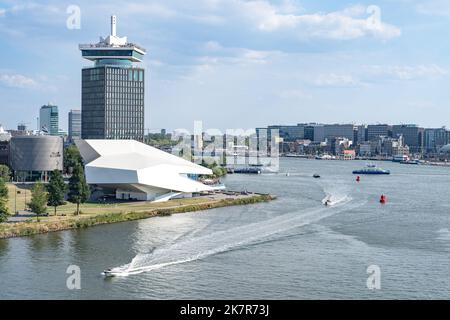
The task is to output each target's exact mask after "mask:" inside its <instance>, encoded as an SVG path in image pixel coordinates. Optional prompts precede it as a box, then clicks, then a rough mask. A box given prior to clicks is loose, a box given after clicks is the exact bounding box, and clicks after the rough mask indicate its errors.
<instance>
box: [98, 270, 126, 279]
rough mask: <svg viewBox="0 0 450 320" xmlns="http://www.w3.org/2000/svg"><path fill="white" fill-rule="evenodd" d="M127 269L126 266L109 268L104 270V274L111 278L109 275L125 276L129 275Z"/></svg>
mask: <svg viewBox="0 0 450 320" xmlns="http://www.w3.org/2000/svg"><path fill="white" fill-rule="evenodd" d="M127 274H128V273H127V269H126V268H122V267H119V268H109V269H105V270H103V272H102V275H103V276H105V277H107V278H109V277H118V276H124V275H127Z"/></svg>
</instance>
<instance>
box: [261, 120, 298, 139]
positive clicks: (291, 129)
mask: <svg viewBox="0 0 450 320" xmlns="http://www.w3.org/2000/svg"><path fill="white" fill-rule="evenodd" d="M267 129H269V130H272V129H274V130H278V132H279V135H280V138H283V140H284V141H295V140H299V139H304V137H305V125H303V124H297V125H295V126H286V125H272V126H269V127H268V128H267Z"/></svg>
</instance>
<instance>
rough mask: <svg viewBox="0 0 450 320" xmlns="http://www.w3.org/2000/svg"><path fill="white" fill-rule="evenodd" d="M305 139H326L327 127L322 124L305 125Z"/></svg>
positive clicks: (321, 140)
mask: <svg viewBox="0 0 450 320" xmlns="http://www.w3.org/2000/svg"><path fill="white" fill-rule="evenodd" d="M305 139H308V140H310V141H312V142H323V141H325V127H324V125H322V124H316V123H312V124H308V125H306V126H305Z"/></svg>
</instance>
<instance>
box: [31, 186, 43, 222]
mask: <svg viewBox="0 0 450 320" xmlns="http://www.w3.org/2000/svg"><path fill="white" fill-rule="evenodd" d="M47 196H48V195H47V191H46V190H45V187H44V185H43V184H42V183H41V182H37V183H35V184H34V186H33V189H31V202H30V203H28V206H29V207H30V209H31V211H33V212H34V213H35V214H36V219H37V221H38V222H39V216H40V215H43V214H45V213H46V212H47Z"/></svg>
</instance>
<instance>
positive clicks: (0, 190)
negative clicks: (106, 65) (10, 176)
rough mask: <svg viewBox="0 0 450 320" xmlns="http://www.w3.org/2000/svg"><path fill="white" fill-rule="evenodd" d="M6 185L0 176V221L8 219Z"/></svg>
mask: <svg viewBox="0 0 450 320" xmlns="http://www.w3.org/2000/svg"><path fill="white" fill-rule="evenodd" d="M8 216H9V211H8V187H7V186H6V183H5V181H4V180H3V179H2V178H0V222H5V221H6V220H8Z"/></svg>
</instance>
